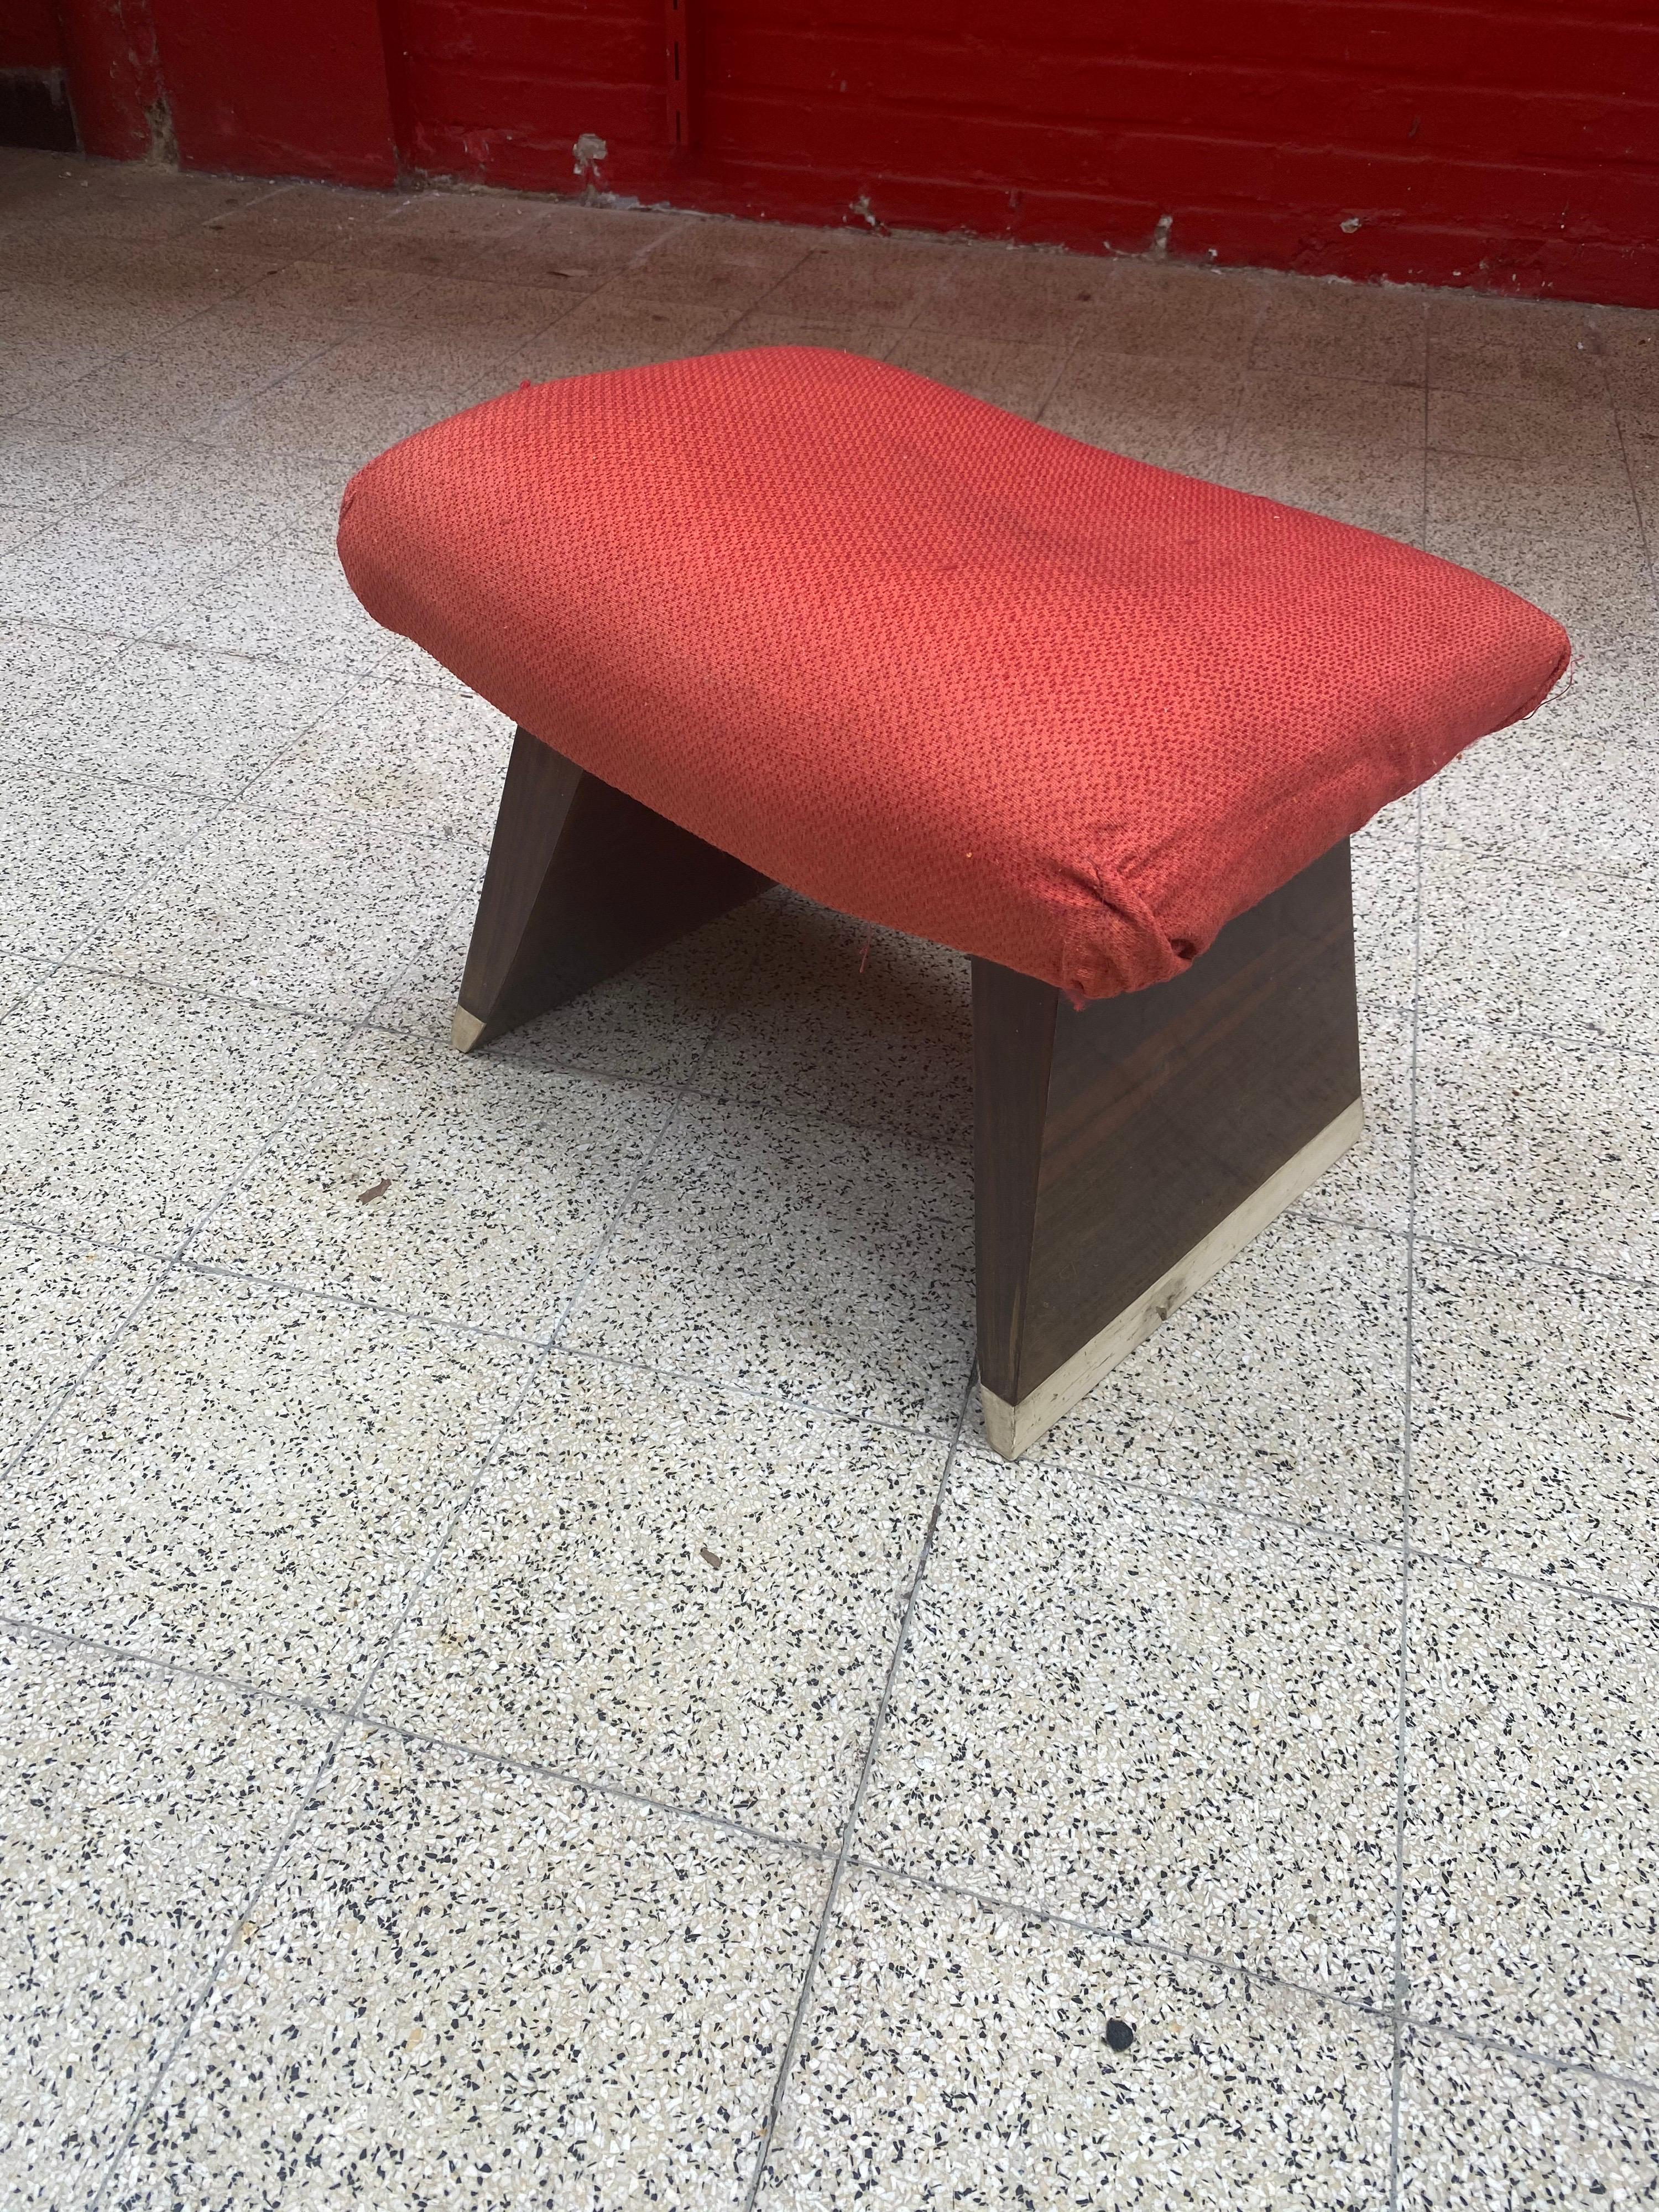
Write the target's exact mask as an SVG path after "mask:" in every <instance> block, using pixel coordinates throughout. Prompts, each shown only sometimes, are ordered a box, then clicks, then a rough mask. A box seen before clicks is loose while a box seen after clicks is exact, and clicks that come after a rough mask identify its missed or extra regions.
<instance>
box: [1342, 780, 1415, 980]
mask: <svg viewBox="0 0 1659 2212" xmlns="http://www.w3.org/2000/svg"><path fill="white" fill-rule="evenodd" d="M1417 810H1418V799H1417V798H1416V796H1415V795H1414V794H1413V796H1412V797H1410V798H1408V799H1401V800H1399V801H1398V802H1397V803H1396V804H1395V805H1393V806H1390V807H1387V808H1385V809H1384V811H1383V812H1382V813H1381V814H1379V815H1377V816H1376V817H1375V818H1374V819H1373V820H1372V821H1370V822H1369V823H1366V825H1365V827H1364V829H1361V830H1360V831H1359V833H1358V836H1355V837H1354V838H1353V839H1352V842H1351V844H1350V848H1349V849H1350V853H1351V855H1352V868H1353V935H1354V980H1355V984H1356V987H1357V988H1358V993H1359V995H1360V997H1361V998H1362V999H1364V1000H1367V1001H1369V1002H1370V1004H1371V1005H1372V1006H1410V1005H1412V1003H1413V1000H1415V999H1416V996H1417V910H1418V897H1419V862H1418V849H1417V848H1418V815H1417Z"/></svg>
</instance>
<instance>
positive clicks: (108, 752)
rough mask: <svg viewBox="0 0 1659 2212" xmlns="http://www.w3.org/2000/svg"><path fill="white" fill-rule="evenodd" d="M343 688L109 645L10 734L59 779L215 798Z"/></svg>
mask: <svg viewBox="0 0 1659 2212" xmlns="http://www.w3.org/2000/svg"><path fill="white" fill-rule="evenodd" d="M345 688H346V687H345V681H344V679H343V678H342V677H341V676H340V675H338V674H337V673H335V672H333V671H315V670H312V669H307V668H290V667H286V666H284V665H282V664H281V663H279V662H276V661H269V660H265V661H253V660H248V659H242V658H240V656H237V655H234V654H230V653H197V652H192V651H190V650H189V649H187V648H185V647H175V646H165V645H147V644H142V643H139V642H137V641H134V640H123V641H119V642H115V641H110V642H109V643H108V644H107V645H106V647H105V649H104V652H103V654H102V655H101V656H100V659H99V660H98V661H97V662H96V664H95V665H94V666H93V667H92V669H91V670H90V671H89V673H88V675H87V676H86V678H84V679H83V680H82V683H81V684H78V685H77V686H76V689H75V690H73V691H72V692H70V694H69V695H68V696H65V697H64V699H63V700H62V701H61V702H56V703H54V704H53V705H52V707H49V708H45V709H43V710H42V711H41V712H40V713H39V714H37V715H36V716H34V717H33V718H32V721H31V725H30V727H29V728H28V730H27V732H25V731H22V730H19V732H17V736H18V739H19V744H18V750H20V751H21V746H22V744H24V743H28V744H32V746H33V749H34V756H35V757H37V758H39V757H43V756H44V757H46V758H49V759H50V760H52V762H53V763H54V764H55V765H57V766H58V767H59V768H61V769H64V770H65V771H67V770H70V769H82V770H87V771H92V770H98V771H101V772H102V773H103V774H104V775H111V776H118V777H122V778H127V779H131V780H133V781H138V782H142V783H157V784H161V785H164V786H167V787H173V788H177V789H178V790H180V791H183V792H198V793H204V794H208V795H212V796H217V797H222V796H228V795H230V794H231V793H235V792H238V791H240V790H241V789H243V788H244V787H245V786H246V784H247V783H248V782H249V781H250V780H251V779H252V777H253V776H254V775H258V773H259V771H260V770H261V769H264V768H266V767H267V766H268V764H269V763H270V761H271V759H272V758H273V757H276V756H280V755H281V754H283V752H285V751H287V750H289V749H290V748H291V747H292V746H294V745H295V744H296V742H298V741H299V740H300V738H301V732H304V731H305V730H306V729H307V728H308V727H309V726H311V725H312V724H313V723H315V722H316V721H317V720H319V717H321V716H323V715H325V714H327V713H328V712H329V710H330V709H331V708H334V707H336V706H337V702H339V700H340V698H341V696H342V695H343V692H344V690H345Z"/></svg>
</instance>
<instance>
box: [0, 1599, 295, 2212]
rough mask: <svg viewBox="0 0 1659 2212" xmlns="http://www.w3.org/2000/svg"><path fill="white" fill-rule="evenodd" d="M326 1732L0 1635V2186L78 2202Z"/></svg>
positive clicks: (34, 1640) (224, 1935)
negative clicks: (1, 1840) (0, 1844)
mask: <svg viewBox="0 0 1659 2212" xmlns="http://www.w3.org/2000/svg"><path fill="white" fill-rule="evenodd" d="M329 1732H330V1730H329V1724H328V1723H325V1722H324V1721H322V1720H319V1718H317V1717H315V1716H314V1715H312V1714H309V1713H306V1712H301V1711H295V1709H293V1708H292V1707H286V1706H282V1705H267V1704H265V1703H264V1702H262V1701H260V1700H258V1699H250V1698H246V1697H240V1696H238V1695H237V1694H236V1693H235V1692H232V1691H229V1690H225V1689H221V1688H220V1687H218V1686H216V1685H215V1684H213V1683H209V1682H203V1681H196V1680H179V1679H178V1678H176V1677H169V1676H167V1675H166V1674H161V1673H158V1672H156V1671H155V1669H152V1668H146V1667H143V1666H142V1665H139V1664H137V1663H135V1662H133V1661H131V1660H128V1659H121V1658H117V1657H113V1656H109V1655H106V1654H103V1653H97V1652H90V1651H85V1650H73V1649H71V1650H64V1649H62V1648H61V1647H59V1646H58V1645H57V1644H54V1643H53V1642H52V1641H50V1640H49V1639H46V1638H41V1637H37V1636H31V1635H29V1634H27V1632H22V1633H20V1632H15V1631H12V1630H5V1631H3V1632H0V1746H3V1750H0V1831H3V1833H4V1836H5V1849H4V1850H3V1852H0V1930H3V1934H0V2191H3V2194H4V2196H5V2199H6V2202H7V2203H8V2204H10V2205H15V2206H17V2207H20V2208H21V2207H24V2206H28V2207H34V2208H40V2212H45V2208H47V2207H52V2208H57V2207H64V2206H69V2205H71V2204H83V2203H88V2201H89V2200H90V2198H91V2197H92V2195H93V2192H94V2185H95V2183H96V2181H97V2179H98V2176H99V2173H100V2170H101V2168H102V2166H103V2164H104V2162H105V2161H106V2160H107V2159H108V2158H109V2157H110V2155H111V2154H112V2153H113V2152H114V2151H116V2150H117V2149H118V2148H119V2146H120V2142H121V2137H122V2135H123V2133H124V2131H125V2128H126V2125H127V2123H128V2120H129V2119H130V2118H131V2114H132V2112H133V2109H134V2106H135V2105H136V2104H137V2100H138V2097H139V2095H140V2093H141V2092H142V2091H143V2088H144V2087H146V2086H147V2084H148V2081H149V2079H150V2078H151V2076H152V2074H153V2069H154V2068H155V2065H156V2063H157V2062H158V2061H159V2060H160V2058H161V2056H162V2055H163V2053H164V2052H165V2051H166V2049H167V2045H168V2043H169V2042H170V2041H171V2039H172V2038H173V2036H174V2035H175V2034H176V2033H178V2030H179V2028H180V2027H182V2025H183V2023H184V2020H185V2012H186V2009H187V2008H188V2007H189V2005H190V2003H191V2001H192V1999H193V1998H194V1997H195V1996H197V1993H198V1992H199V1991H200V1990H201V1989H202V1987H203V1985H204V1983H205V1980H206V1978H207V1976H208V1974H209V1972H210V1971H211V1968H212V1966H213V1964H214V1961H215V1960H216V1956H217V1954H218V1953H219V1950H220V1948H221V1947H222V1945H223V1944H224V1942H226V1940H227V1939H228V1937H229V1936H230V1935H231V1932H232V1930H233V1929H234V1925H235V1920H236V1915H237V1913H238V1912H239V1911H240V1909H241V1907H242V1905H243V1901H244V1900H245V1899H246V1898H247V1897H248V1896H249V1895H250V1894H251V1893H252V1889H253V1887H254V1884H255V1882H256V1881H258V1876H259V1875H260V1873H261V1871H262V1870H263V1868H264V1865H265V1863H267V1861H268V1859H269V1858H270V1855H271V1854H272V1853H273V1852H274V1851H275V1850H276V1847H277V1845H278V1844H279V1843H280V1842H281V1840H282V1838H283V1831H284V1830H285V1828H286V1827H287V1826H288V1824H289V1821H290V1820H292V1819H293V1818H294V1816H295V1814H296V1813H297V1812H298V1810H299V1808H300V1804H301V1800H302V1797H303V1795H304V1792H305V1789H306V1785H307V1782H308V1781H309V1779H310V1778H311V1776H312V1774H313V1771H315V1768H316V1765H317V1762H318V1760H319V1759H320V1757H321V1756H322V1753H323V1751H324V1749H325V1746H326V1743H327V1741H328V1735H329Z"/></svg>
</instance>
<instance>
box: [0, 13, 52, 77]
mask: <svg viewBox="0 0 1659 2212" xmlns="http://www.w3.org/2000/svg"><path fill="white" fill-rule="evenodd" d="M63 61H64V36H63V33H62V32H61V30H60V29H59V28H58V10H57V9H56V8H55V7H54V6H53V5H52V0H4V4H3V6H0V69H60V68H61V67H62V66H63Z"/></svg>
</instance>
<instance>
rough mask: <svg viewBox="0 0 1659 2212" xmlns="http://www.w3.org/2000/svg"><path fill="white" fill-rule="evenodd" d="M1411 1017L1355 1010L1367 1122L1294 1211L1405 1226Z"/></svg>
mask: <svg viewBox="0 0 1659 2212" xmlns="http://www.w3.org/2000/svg"><path fill="white" fill-rule="evenodd" d="M1412 1035H1413V1018H1412V1016H1411V1014H1410V1012H1407V1010H1406V1009H1404V1008H1401V1007H1394V1006H1371V1005H1369V1004H1367V1003H1366V1002H1365V1001H1364V1000H1361V1002H1360V1007H1359V1063H1360V1081H1361V1084H1362V1085H1363V1089H1364V1106H1365V1126H1364V1129H1363V1131H1362V1132H1361V1133H1360V1136H1359V1139H1358V1143H1357V1144H1354V1145H1352V1146H1350V1147H1349V1148H1348V1150H1347V1151H1346V1152H1344V1153H1343V1155H1342V1157H1341V1158H1340V1160H1338V1161H1336V1162H1335V1164H1334V1165H1333V1166H1331V1167H1328V1168H1327V1169H1326V1170H1325V1172H1324V1174H1323V1175H1322V1176H1320V1178H1319V1180H1318V1182H1316V1183H1315V1184H1314V1186H1313V1188H1312V1189H1311V1190H1309V1191H1307V1192H1305V1193H1304V1195H1303V1196H1302V1197H1301V1198H1299V1199H1298V1200H1297V1202H1296V1205H1295V1206H1294V1208H1293V1209H1292V1211H1293V1212H1295V1213H1297V1214H1298V1215H1305V1216H1306V1217H1307V1218H1309V1219H1310V1220H1315V1221H1347V1222H1352V1223H1354V1224H1355V1225H1357V1226H1358V1227H1361V1228H1366V1229H1387V1230H1393V1231H1404V1230H1405V1228H1406V1227H1407V1223H1408V1220H1409V1218H1410V1210H1411V1209H1410V1200H1411V1121H1412Z"/></svg>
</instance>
